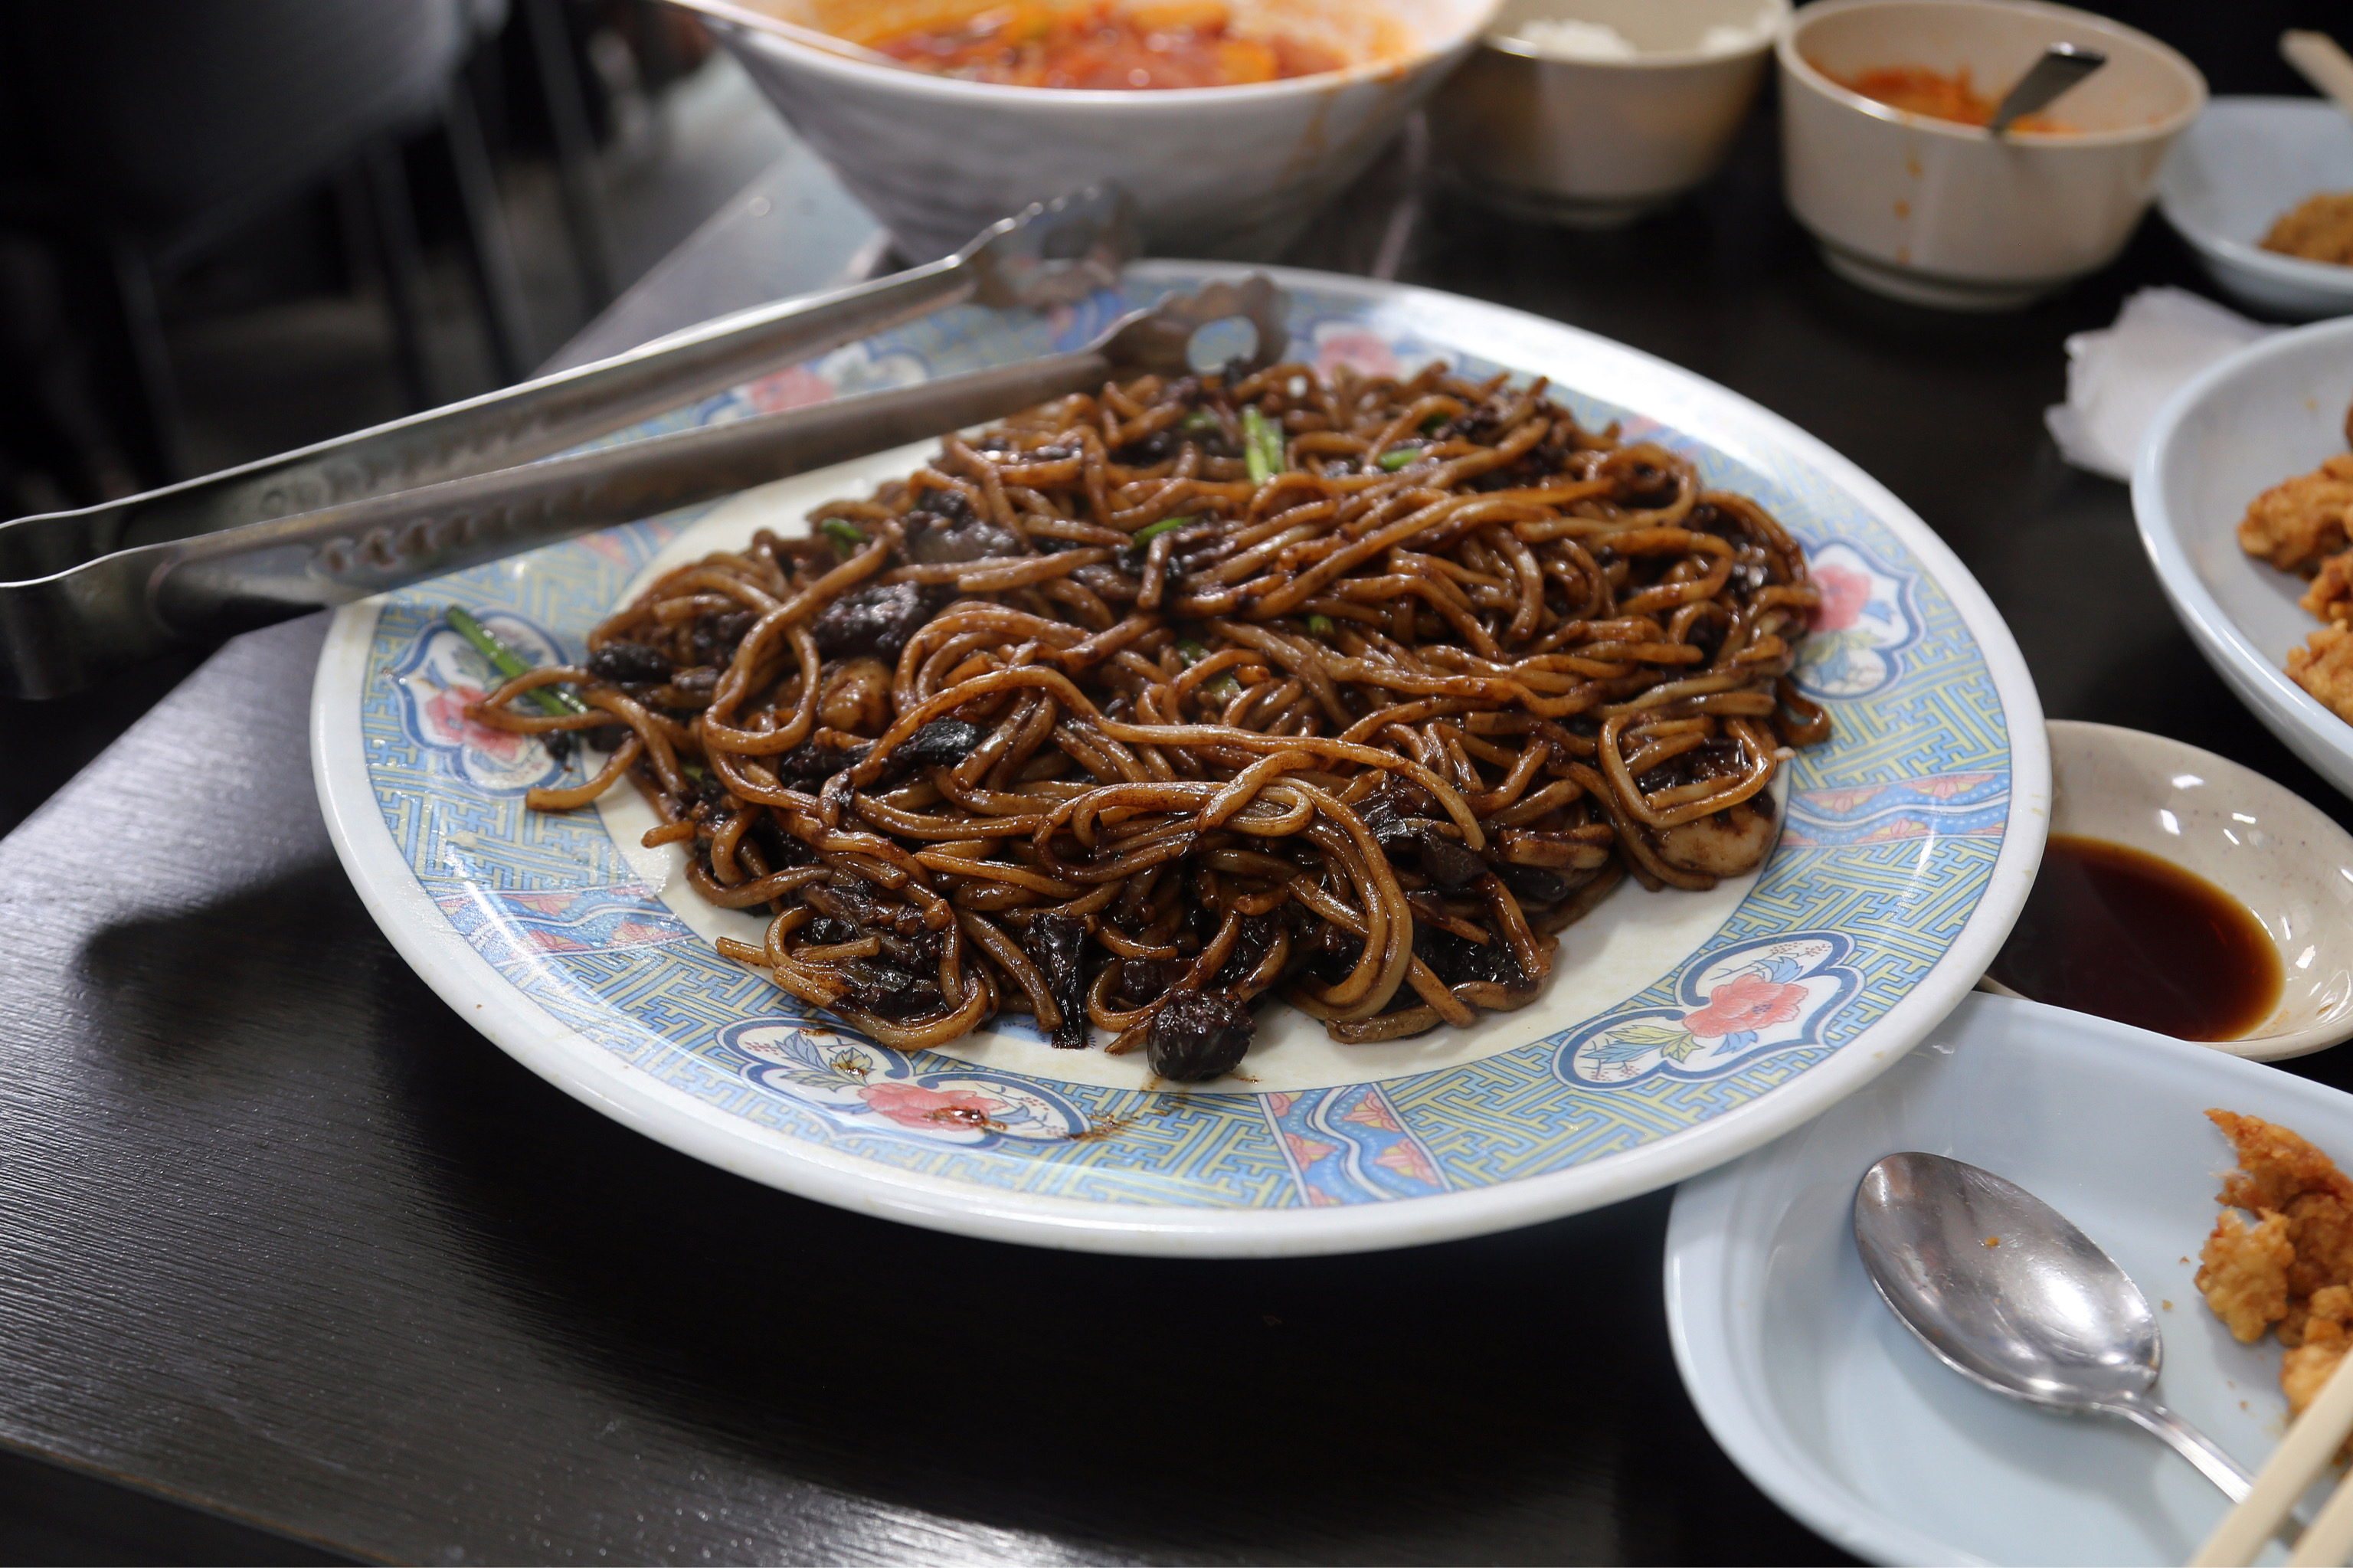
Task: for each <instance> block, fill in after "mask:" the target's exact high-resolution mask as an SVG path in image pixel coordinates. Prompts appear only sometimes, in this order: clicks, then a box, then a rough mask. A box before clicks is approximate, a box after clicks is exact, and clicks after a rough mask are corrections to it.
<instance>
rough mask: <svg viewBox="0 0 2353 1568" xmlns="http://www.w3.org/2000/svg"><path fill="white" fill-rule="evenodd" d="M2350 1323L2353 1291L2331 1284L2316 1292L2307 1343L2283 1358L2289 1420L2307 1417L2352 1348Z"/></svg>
mask: <svg viewBox="0 0 2353 1568" xmlns="http://www.w3.org/2000/svg"><path fill="white" fill-rule="evenodd" d="M2348 1322H2353V1290H2348V1289H2347V1288H2345V1287H2343V1286H2341V1285H2332V1286H2330V1287H2327V1289H2326V1290H2321V1291H2316V1292H2315V1293H2314V1295H2313V1298H2312V1316H2311V1317H2310V1319H2307V1320H2306V1323H2305V1326H2304V1342H2303V1343H2302V1344H2300V1345H2298V1346H2296V1347H2295V1349H2294V1350H2292V1351H2288V1353H2287V1354H2286V1355H2284V1356H2283V1357H2281V1358H2280V1391H2281V1392H2282V1393H2285V1394H2286V1395H2287V1414H2288V1419H2289V1420H2291V1421H2293V1420H2295V1418H2296V1417H2297V1416H2299V1415H2301V1414H2304V1407H2305V1406H2306V1405H2307V1404H2311V1403H2312V1402H2313V1400H2314V1398H2315V1397H2316V1396H2317V1395H2318V1394H2319V1393H2320V1391H2321V1389H2322V1388H2323V1387H2324V1386H2325V1385H2326V1384H2327V1382H2328V1374H2329V1373H2331V1372H2335V1371H2336V1370H2337V1362H2339V1361H2343V1360H2344V1359H2345V1352H2346V1351H2348V1349H2353V1339H2348V1337H2347V1335H2346V1331H2345V1330H2346V1326H2347V1324H2348Z"/></svg>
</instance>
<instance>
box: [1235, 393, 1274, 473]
mask: <svg viewBox="0 0 2353 1568" xmlns="http://www.w3.org/2000/svg"><path fill="white" fill-rule="evenodd" d="M1242 461H1244V462H1246V463H1248V464H1249V465H1250V482H1251V483H1252V484H1264V483H1265V482H1267V481H1268V480H1270V479H1272V478H1273V477H1274V476H1275V475H1276V474H1278V473H1281V472H1282V468H1283V461H1282V430H1281V429H1278V428H1277V427H1276V426H1274V425H1272V424H1271V423H1269V422H1268V420H1267V417H1266V416H1265V415H1264V414H1261V413H1260V412H1259V409H1258V405H1257V404H1255V403H1253V404H1251V405H1250V407H1249V408H1244V409H1243V410H1242Z"/></svg>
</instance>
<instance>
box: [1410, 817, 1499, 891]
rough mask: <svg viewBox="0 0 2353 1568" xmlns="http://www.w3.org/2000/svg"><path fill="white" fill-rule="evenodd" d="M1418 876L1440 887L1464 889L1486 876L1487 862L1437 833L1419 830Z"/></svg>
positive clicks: (1429, 830) (1431, 829)
mask: <svg viewBox="0 0 2353 1568" xmlns="http://www.w3.org/2000/svg"><path fill="white" fill-rule="evenodd" d="M1419 848H1420V850H1421V874H1423V875H1424V876H1427V877H1428V878H1430V881H1432V882H1434V883H1436V884H1438V885H1439V886H1440V887H1444V888H1449V889H1452V888H1457V887H1468V886H1470V885H1472V883H1474V882H1476V881H1478V880H1479V879H1480V878H1481V877H1482V876H1484V875H1486V874H1487V863H1486V862H1485V861H1483V860H1481V859H1480V858H1479V857H1478V856H1477V855H1475V854H1472V853H1471V852H1470V851H1469V850H1467V849H1464V848H1463V847H1462V846H1461V844H1458V843H1456V842H1454V841H1453V840H1452V839H1450V838H1448V837H1447V836H1446V835H1445V834H1444V833H1441V832H1439V831H1438V830H1437V829H1436V828H1434V827H1426V828H1424V829H1422V830H1421V833H1420V842H1419Z"/></svg>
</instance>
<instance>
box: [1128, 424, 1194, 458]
mask: <svg viewBox="0 0 2353 1568" xmlns="http://www.w3.org/2000/svg"><path fill="white" fill-rule="evenodd" d="M1184 444H1185V437H1184V433H1183V432H1182V431H1180V430H1178V429H1176V426H1174V425H1170V426H1167V427H1166V428H1165V429H1157V430H1155V431H1153V432H1152V433H1151V434H1150V435H1148V436H1146V437H1145V438H1144V439H1143V440H1136V441H1130V442H1128V443H1127V445H1125V446H1124V447H1122V448H1120V449H1119V450H1118V451H1116V452H1114V453H1113V454H1112V461H1114V462H1124V463H1127V464H1129V465H1130V466H1132V467H1135V468H1149V467H1151V466H1152V465H1153V464H1154V463H1157V462H1166V461H1168V460H1169V459H1170V458H1173V457H1175V456H1176V453H1177V451H1178V450H1179V449H1181V448H1182V447H1183V446H1184Z"/></svg>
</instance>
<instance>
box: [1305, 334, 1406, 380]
mask: <svg viewBox="0 0 2353 1568" xmlns="http://www.w3.org/2000/svg"><path fill="white" fill-rule="evenodd" d="M1344 365H1345V366H1347V367H1348V368H1349V369H1351V370H1354V371H1356V373H1357V374H1358V375H1360V376H1395V375H1396V374H1397V373H1398V362H1397V355H1396V354H1395V353H1393V352H1391V350H1390V348H1389V345H1388V344H1386V343H1384V342H1383V341H1381V339H1379V338H1378V337H1377V336H1375V335H1374V334H1371V333H1368V332H1335V333H1319V334H1316V340H1315V368H1316V370H1317V371H1318V372H1319V373H1320V374H1322V375H1324V376H1329V375H1331V374H1332V372H1333V371H1335V370H1336V369H1338V368H1339V367H1340V366H1344Z"/></svg>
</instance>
